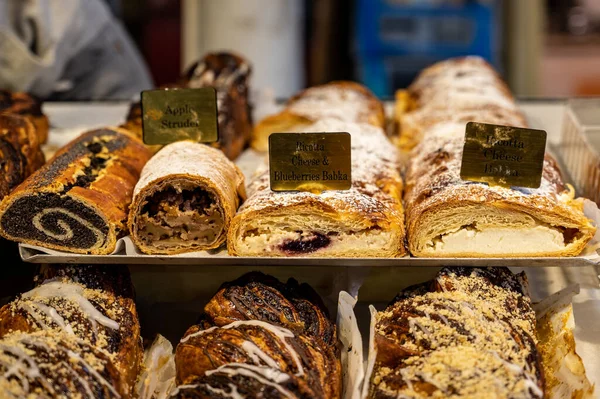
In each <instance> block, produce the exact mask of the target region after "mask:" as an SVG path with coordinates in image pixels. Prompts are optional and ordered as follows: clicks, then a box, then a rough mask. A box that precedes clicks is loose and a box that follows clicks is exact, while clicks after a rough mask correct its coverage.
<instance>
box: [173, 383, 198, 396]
mask: <svg viewBox="0 0 600 399" xmlns="http://www.w3.org/2000/svg"><path fill="white" fill-rule="evenodd" d="M198 386H199V385H198V384H183V385H179V386H178V387H176V388H175V389H173V391H171V397H173V396H177V395H178V394H179V391H181V390H182V389H196V388H198Z"/></svg>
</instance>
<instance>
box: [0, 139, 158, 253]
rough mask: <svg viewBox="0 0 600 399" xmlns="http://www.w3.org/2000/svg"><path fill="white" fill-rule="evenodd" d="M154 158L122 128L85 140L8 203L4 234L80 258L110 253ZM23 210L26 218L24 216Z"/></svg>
mask: <svg viewBox="0 0 600 399" xmlns="http://www.w3.org/2000/svg"><path fill="white" fill-rule="evenodd" d="M150 156H151V153H150V152H149V151H148V150H147V149H146V148H145V147H144V145H143V144H142V143H141V142H140V141H139V140H137V139H135V138H134V137H132V136H131V135H130V134H129V132H127V131H123V130H121V129H119V128H105V129H99V130H94V131H91V132H88V133H85V134H83V135H81V136H80V137H79V138H77V139H75V140H73V141H72V142H71V143H69V144H68V145H66V146H65V147H64V148H62V149H61V150H59V151H58V152H57V153H56V155H55V156H54V157H53V158H52V159H51V160H50V161H48V163H46V164H45V165H44V166H43V167H42V168H41V169H39V170H38V171H37V172H35V173H34V174H33V175H32V176H30V177H29V178H28V179H27V180H25V181H24V182H23V183H22V184H21V185H19V186H18V187H17V188H16V189H15V190H14V191H13V193H12V194H11V195H9V196H7V197H6V198H4V201H3V202H2V203H1V204H0V234H1V235H3V236H4V237H5V238H8V239H11V240H14V241H19V242H26V243H29V244H33V245H41V246H45V247H47V248H52V249H58V250H65V251H70V252H76V253H90V254H108V253H110V252H112V251H113V250H114V248H115V245H116V241H117V238H118V237H119V236H121V235H122V234H123V233H124V232H125V222H126V218H127V212H128V208H129V204H130V202H131V196H132V194H133V188H134V186H135V183H136V182H137V180H138V178H139V174H140V171H141V169H142V167H143V166H144V164H145V163H146V161H147V160H148V159H149V158H150ZM24 206H25V208H26V209H28V212H26V213H23V212H22V211H20V209H22V207H24ZM59 214H63V215H66V216H65V217H63V218H62V219H61V217H59ZM57 217H58V219H57Z"/></svg>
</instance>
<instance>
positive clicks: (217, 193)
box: [128, 142, 246, 254]
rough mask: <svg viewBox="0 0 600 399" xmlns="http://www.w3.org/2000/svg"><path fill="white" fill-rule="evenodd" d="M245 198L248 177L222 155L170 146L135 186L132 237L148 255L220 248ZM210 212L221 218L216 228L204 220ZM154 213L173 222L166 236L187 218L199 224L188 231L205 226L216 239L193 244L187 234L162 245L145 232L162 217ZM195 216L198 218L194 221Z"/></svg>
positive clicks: (180, 144) (190, 225)
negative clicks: (151, 222) (245, 183)
mask: <svg viewBox="0 0 600 399" xmlns="http://www.w3.org/2000/svg"><path fill="white" fill-rule="evenodd" d="M169 192H170V193H171V194H168V193H169ZM188 195H189V196H190V198H189V199H188V200H187V201H188V204H187V205H186V201H185V199H184V198H187V196H188ZM163 197H166V198H163ZM245 198H246V191H245V187H244V176H243V174H242V172H241V171H240V170H239V169H238V167H237V166H236V165H235V164H234V163H233V162H231V161H229V160H228V159H227V157H225V155H224V154H223V153H222V152H220V151H218V150H216V149H213V148H211V147H209V146H206V145H204V144H199V143H191V142H178V143H173V144H169V145H167V146H165V147H164V148H163V149H162V150H161V151H160V152H159V153H158V154H156V156H155V157H154V158H152V159H151V160H150V162H148V163H147V164H146V166H145V167H144V169H143V171H142V175H141V177H140V180H139V182H138V184H137V185H136V187H135V190H134V198H133V203H132V206H131V209H130V211H129V219H128V227H129V231H130V234H131V239H132V240H133V242H134V243H135V244H136V245H137V246H138V248H139V249H140V250H141V251H142V252H144V253H149V254H176V253H183V252H192V251H202V250H208V249H213V248H218V247H219V246H221V245H222V244H223V243H224V242H225V239H226V237H227V231H228V229H229V224H230V223H231V219H232V218H233V216H234V215H235V213H236V212H237V209H238V206H239V204H240V203H241V202H242V201H243V200H244V199H245ZM211 206H212V207H213V208H214V211H213V208H211ZM165 207H169V209H168V210H166V209H164V208H165ZM153 208H156V209H153ZM209 211H210V212H213V213H215V214H216V213H218V215H219V219H222V220H221V221H220V222H219V223H217V222H212V223H215V226H214V227H211V226H209V225H208V222H209V221H210V220H206V223H204V221H200V219H204V216H203V215H208V216H210V215H209V214H208V213H209ZM150 214H152V215H150ZM155 214H161V215H162V219H161V220H166V218H169V222H168V223H167V225H168V226H169V227H168V228H162V227H161V229H162V230H163V232H164V231H171V232H174V231H175V230H176V229H177V228H178V227H177V226H179V225H180V224H181V223H184V221H185V219H186V218H187V219H188V220H194V221H193V222H185V223H184V224H185V226H186V227H185V228H186V229H187V230H190V231H191V230H200V229H202V228H204V227H206V228H207V229H209V230H211V231H214V233H215V237H214V239H213V240H208V241H207V242H202V241H199V240H196V241H193V239H192V238H190V237H188V234H187V233H185V234H184V235H182V236H177V235H176V234H174V235H173V236H172V237H171V238H170V239H169V241H173V240H176V241H178V244H175V243H173V242H170V243H169V244H168V245H165V244H161V242H160V241H161V238H160V237H151V238H150V236H149V235H148V234H147V232H142V230H143V229H144V227H145V226H146V225H147V224H148V223H149V218H150V217H152V218H156V217H157V215H155ZM194 217H196V219H192V218H194ZM152 220H154V219H152ZM213 220H214V219H213ZM198 223H203V225H199V224H198Z"/></svg>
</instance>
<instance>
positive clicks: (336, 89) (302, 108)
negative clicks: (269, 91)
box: [287, 85, 371, 122]
mask: <svg viewBox="0 0 600 399" xmlns="http://www.w3.org/2000/svg"><path fill="white" fill-rule="evenodd" d="M369 101H370V99H369V98H368V97H366V96H365V95H363V94H362V93H359V92H358V91H356V90H353V89H351V88H345V87H340V86H337V85H323V86H317V87H312V88H310V89H308V90H306V91H305V92H303V94H302V96H300V97H298V99H296V100H293V101H291V102H290V103H289V104H288V106H287V109H288V110H289V111H291V112H293V113H295V114H298V115H301V116H304V117H306V118H308V119H310V120H313V121H316V120H319V119H327V118H334V119H339V120H341V121H348V122H359V121H363V122H367V121H368V118H369V116H370V114H371V112H370V110H369Z"/></svg>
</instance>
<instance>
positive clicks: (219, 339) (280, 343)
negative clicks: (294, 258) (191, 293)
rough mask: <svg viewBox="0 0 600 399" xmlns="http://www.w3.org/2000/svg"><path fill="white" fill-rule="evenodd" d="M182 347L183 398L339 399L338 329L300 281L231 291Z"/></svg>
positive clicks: (233, 286) (244, 285) (249, 281)
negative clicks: (336, 331)
mask: <svg viewBox="0 0 600 399" xmlns="http://www.w3.org/2000/svg"><path fill="white" fill-rule="evenodd" d="M204 310H205V313H204V315H203V317H202V319H201V322H200V324H198V325H196V326H192V327H191V328H190V329H189V330H188V331H187V332H186V334H185V336H184V337H183V338H182V339H181V341H180V343H179V345H178V346H177V351H176V354H175V362H176V367H177V383H178V387H177V388H176V389H175V392H173V393H172V396H174V397H177V398H228V397H248V398H249V397H264V398H339V397H340V395H341V384H340V381H341V370H340V362H339V360H338V358H339V356H338V355H339V354H338V348H337V345H336V342H337V341H336V338H335V326H334V325H333V324H332V323H331V322H330V321H329V320H328V318H327V314H326V311H325V310H324V308H323V307H322V304H321V301H320V298H318V296H317V295H316V293H315V292H314V291H313V290H312V289H311V288H310V287H308V286H306V285H299V284H298V283H297V282H296V281H295V280H290V281H288V282H287V283H286V284H283V283H281V282H279V281H278V280H277V279H275V278H273V277H270V276H265V275H263V274H261V273H250V274H247V275H245V276H242V277H241V278H240V279H238V280H236V281H233V282H231V283H227V284H225V285H224V286H223V287H222V288H221V289H220V290H219V292H218V293H217V294H216V295H215V297H213V299H212V300H211V301H210V302H209V304H208V305H207V306H206V307H205V309H204Z"/></svg>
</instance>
